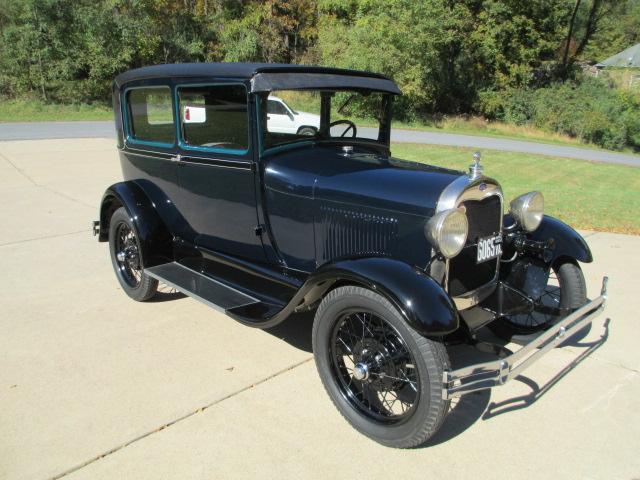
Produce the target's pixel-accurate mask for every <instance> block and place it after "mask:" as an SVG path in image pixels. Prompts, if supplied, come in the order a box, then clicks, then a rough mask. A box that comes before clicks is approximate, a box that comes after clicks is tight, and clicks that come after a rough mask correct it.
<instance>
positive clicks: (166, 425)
mask: <svg viewBox="0 0 640 480" xmlns="http://www.w3.org/2000/svg"><path fill="white" fill-rule="evenodd" d="M311 360H313V357H309V358H306V359H304V360H302V361H300V362H297V363H294V364H293V365H290V366H288V367H286V368H284V369H282V370H279V371H277V372H276V373H274V374H272V375H269V376H267V377H265V378H263V379H262V380H259V381H257V382H254V383H252V384H251V385H247V386H246V387H243V388H241V389H240V390H236V391H235V392H232V393H230V394H228V395H225V396H224V397H222V398H219V399H217V400H214V401H213V402H211V403H208V404H206V405H204V406H202V407H198V408H196V409H195V410H191V411H190V412H188V413H186V414H184V415H182V416H179V417H177V418H175V419H173V420H171V421H170V422H167V423H164V424H163V425H160V426H159V427H157V428H154V429H153V430H149V431H147V432H145V433H143V434H141V435H138V436H136V437H134V438H133V439H131V440H128V441H127V442H125V443H122V444H121V445H119V446H117V447H114V448H112V449H110V450H107V451H106V452H103V453H101V454H99V455H96V456H95V457H93V458H91V459H89V460H87V461H85V462H82V463H81V464H79V465H76V466H74V467H71V468H70V469H68V470H65V471H64V472H61V473H58V474H57V475H54V476H53V477H49V480H58V479H60V478H63V477H65V476H67V475H69V474H72V473H74V472H77V471H78V470H81V469H83V468H84V467H86V466H88V465H91V464H92V463H95V462H97V461H98V460H100V459H102V458H104V457H107V456H109V455H111V454H113V453H116V452H118V451H120V450H122V449H123V448H126V447H128V446H129V445H132V444H134V443H136V442H139V441H140V440H143V439H145V438H147V437H148V436H150V435H153V434H154V433H157V432H161V431H162V430H165V429H166V428H169V427H171V426H172V425H175V424H176V423H179V422H181V421H183V420H186V419H187V418H190V417H192V416H194V415H196V414H197V413H201V412H204V411H205V410H207V409H208V408H210V407H214V406H216V405H218V404H220V403H222V402H224V401H225V400H228V399H230V398H233V397H235V396H237V395H240V394H241V393H244V392H246V391H247V390H251V389H252V388H254V387H257V386H259V385H262V384H263V383H266V382H268V381H270V380H273V379H274V378H276V377H279V376H280V375H283V374H285V373H287V372H290V371H291V370H294V369H296V368H298V367H300V366H301V365H304V364H306V363H309V362H310V361H311Z"/></svg>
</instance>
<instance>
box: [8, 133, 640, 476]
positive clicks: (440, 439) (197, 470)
mask: <svg viewBox="0 0 640 480" xmlns="http://www.w3.org/2000/svg"><path fill="white" fill-rule="evenodd" d="M119 179H120V170H119V164H118V160H117V155H116V151H115V146H114V145H113V141H112V140H104V139H83V140H43V141H22V142H0V225H1V227H0V228H1V229H2V230H1V231H2V236H1V238H0V270H1V276H0V478H1V479H46V478H62V477H63V478H69V479H74V480H75V479H88V480H89V479H90V480H96V479H110V480H112V479H124V478H127V479H128V478H131V479H136V480H140V479H147V478H148V479H154V480H157V479H164V478H172V479H180V480H184V479H191V478H193V479H202V478H222V479H226V478H258V477H259V478H278V479H287V478H295V479H298V478H361V477H368V478H402V479H406V478H447V479H458V478H459V479H469V478H501V479H503V478H554V479H557V478H570V479H573V478H584V479H587V478H588V479H612V478H616V479H629V480H631V479H634V478H640V457H639V456H638V452H639V451H640V440H639V433H640V432H639V427H640V379H639V375H638V371H639V369H640V348H638V342H639V341H640V335H638V333H639V328H638V319H637V318H638V310H639V309H640V300H639V296H638V292H640V280H639V279H638V273H637V272H638V271H640V255H639V254H638V252H639V251H640V237H633V236H625V235H613V234H605V233H588V234H587V235H588V237H589V238H588V241H589V243H590V245H591V247H592V249H593V252H594V256H595V258H596V263H594V264H590V265H586V266H585V267H584V269H585V274H586V277H587V281H588V287H589V292H590V294H591V295H592V296H593V295H595V294H596V293H597V292H598V291H599V287H600V279H601V277H602V275H604V274H609V275H610V277H611V282H610V303H609V306H608V309H607V311H606V316H603V317H601V318H600V319H599V320H598V321H597V322H596V323H595V324H594V325H593V328H592V329H591V332H590V333H589V335H588V336H587V337H585V338H583V339H581V340H580V341H579V342H576V341H572V342H571V345H570V346H566V347H564V348H562V349H556V350H554V351H552V352H551V353H550V354H549V355H547V356H546V357H545V358H544V359H543V360H541V361H540V362H539V363H537V364H536V365H534V366H533V367H532V368H531V369H530V370H528V371H527V372H526V374H525V375H524V376H521V377H520V378H519V379H518V380H517V381H514V382H512V383H511V384H508V385H507V386H505V387H502V388H501V389H495V390H494V391H492V392H483V393H476V394H471V395H467V396H465V397H463V398H462V399H460V400H459V401H457V402H456V403H455V405H454V408H453V412H452V414H451V415H450V416H449V417H448V419H447V421H446V423H445V425H444V427H443V428H442V429H441V431H440V432H439V433H438V434H437V436H436V437H435V438H433V439H432V441H431V442H430V443H429V444H428V445H426V446H425V447H424V448H419V449H415V450H409V451H400V450H393V449H389V448H385V447H382V446H379V445H378V444H376V443H374V442H372V441H370V440H368V439H367V438H365V437H363V436H361V435H359V434H358V433H356V431H355V430H353V429H352V428H351V427H350V426H349V425H348V424H347V423H346V422H345V421H344V420H343V419H342V417H341V416H340V415H339V414H338V413H337V412H336V410H335V409H334V408H333V406H332V405H331V403H330V401H329V399H328V397H327V395H326V394H325V393H324V391H323V388H322V385H321V383H320V381H319V379H318V376H317V374H316V371H315V366H314V364H313V361H312V354H311V352H310V321H311V320H310V318H309V317H298V318H295V319H292V320H291V321H289V322H288V323H287V324H285V325H282V326H280V327H278V328H277V329H275V330H272V331H261V330H255V329H251V328H248V327H244V326H242V325H240V324H238V323H236V322H234V321H233V320H231V319H229V318H226V317H225V316H224V315H221V314H219V313H217V312H215V311H213V310H211V309H210V308H208V307H206V306H204V305H202V304H200V303H197V302H196V301H194V300H192V299H190V298H186V297H182V296H181V295H179V294H173V293H170V292H168V291H167V292H165V293H164V294H163V295H162V296H161V297H160V298H159V300H158V301H155V302H151V303H146V304H140V303H135V302H133V301H130V300H129V299H128V297H126V296H125V295H124V294H123V293H122V292H121V291H120V289H119V287H118V284H117V282H116V279H115V277H114V275H113V272H112V269H111V264H110V261H109V257H108V252H107V247H106V245H105V244H98V243H97V242H96V241H95V239H94V238H93V237H91V234H90V232H89V222H90V221H91V220H93V219H95V218H96V213H97V206H98V202H99V200H100V197H101V194H102V192H103V191H104V188H105V187H106V186H107V185H109V184H110V183H112V182H115V181H118V180H119ZM607 318H610V319H611V322H610V325H609V327H608V329H607V328H605V326H604V325H605V320H606V319H607ZM603 336H604V337H605V338H602V337H603ZM602 340H604V341H602ZM573 367H575V368H573Z"/></svg>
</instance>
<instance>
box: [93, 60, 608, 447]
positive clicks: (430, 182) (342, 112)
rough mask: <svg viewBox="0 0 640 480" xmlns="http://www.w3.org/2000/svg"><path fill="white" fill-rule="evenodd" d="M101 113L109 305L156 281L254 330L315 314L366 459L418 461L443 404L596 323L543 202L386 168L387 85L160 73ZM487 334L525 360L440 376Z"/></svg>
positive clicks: (348, 79)
mask: <svg viewBox="0 0 640 480" xmlns="http://www.w3.org/2000/svg"><path fill="white" fill-rule="evenodd" d="M113 94H114V95H113V100H114V109H115V119H116V128H117V134H118V135H117V142H118V149H119V152H120V161H121V164H122V172H123V175H124V181H122V182H120V183H116V184H115V185H112V186H110V187H109V188H108V189H107V190H106V192H105V194H104V198H103V200H102V204H101V206H100V219H99V220H98V221H96V222H94V230H95V233H97V234H98V235H99V239H100V241H103V242H107V241H108V242H109V247H110V252H111V260H112V262H113V267H114V269H115V273H116V276H117V278H118V280H119V282H120V284H121V286H122V288H123V290H124V291H125V292H126V293H127V294H128V295H129V296H130V297H131V298H133V299H134V300H138V301H144V300H148V299H150V298H152V297H153V296H154V294H155V293H156V289H157V287H158V282H162V283H164V284H168V285H170V286H172V287H174V288H176V289H177V290H179V291H182V292H184V293H186V294H188V295H191V296H193V297H195V298H196V299H198V300H201V301H203V302H205V303H207V304H208V305H210V306H212V307H214V308H216V309H219V310H221V311H223V312H225V313H226V314H227V315H228V316H230V317H232V318H234V319H236V320H238V321H240V322H242V323H244V324H246V325H249V326H253V327H259V328H269V327H272V326H274V325H276V324H278V323H280V322H282V321H284V320H286V319H287V318H289V317H290V316H291V315H292V314H293V313H294V312H301V311H309V310H311V311H314V312H315V314H314V315H315V320H314V325H313V335H312V337H313V341H312V343H313V350H314V355H315V361H316V365H317V368H318V372H319V375H320V377H321V379H322V382H323V384H324V386H325V388H326V390H327V393H328V394H329V397H331V400H332V401H333V402H334V404H335V405H336V407H337V408H338V410H339V411H340V412H341V413H342V415H343V416H344V417H345V418H346V419H347V420H348V421H349V422H350V423H351V424H352V425H353V426H354V427H355V428H357V429H358V430H359V431H360V432H362V433H364V434H365V435H368V436H369V437H371V438H373V439H374V440H376V441H378V442H380V443H382V444H385V445H389V446H394V447H412V446H416V445H418V444H421V443H423V442H424V441H425V440H426V439H428V438H429V437H430V436H431V435H432V434H433V433H434V432H436V431H437V429H438V427H439V426H440V425H441V424H442V421H443V420H444V418H445V416H446V413H447V411H448V408H449V402H450V399H451V398H453V397H455V396H459V395H462V394H465V393H467V392H472V391H476V390H480V389H486V388H491V387H493V386H498V385H502V384H504V383H505V382H506V381H508V380H510V379H512V378H514V377H515V376H517V375H518V374H519V373H520V372H521V371H522V370H523V369H524V368H526V367H527V366H529V365H530V364H531V363H533V362H534V361H536V360H537V359H538V358H539V357H540V356H541V355H543V354H544V353H545V352H547V351H548V350H549V349H551V348H553V347H554V346H556V345H558V344H559V343H561V342H562V341H563V340H564V339H565V338H567V337H568V336H570V335H572V334H573V333H575V332H576V331H578V330H581V329H582V328H583V327H586V326H587V325H588V324H590V323H591V321H592V320H593V318H594V317H595V316H596V315H597V314H599V313H600V312H601V311H602V309H603V308H604V303H605V299H606V289H605V285H603V291H602V294H601V295H600V296H599V297H597V298H596V299H595V300H592V301H588V300H587V296H586V287H585V281H584V277H583V275H582V271H581V269H580V262H591V261H592V258H591V252H590V251H589V247H588V246H587V244H586V243H585V241H584V240H583V239H582V237H581V236H580V235H579V234H578V233H576V231H574V230H573V229H572V228H570V227H569V226H567V225H565V224H564V223H562V222H561V221H559V220H557V219H555V218H552V217H549V216H546V215H544V213H543V197H542V194H540V193H539V192H530V193H525V194H524V195H521V196H519V197H517V198H515V199H512V200H511V201H510V203H509V208H508V213H506V214H505V211H506V210H507V208H505V205H504V204H505V202H506V200H505V199H504V197H503V194H502V190H501V188H500V185H499V184H498V182H496V181H495V180H493V179H491V178H489V177H486V176H484V174H483V169H482V166H481V165H480V159H479V155H477V156H476V157H475V159H474V163H473V164H472V166H471V168H470V171H469V172H460V171H454V170H448V169H443V168H437V167H433V166H429V165H425V164H421V163H413V162H407V161H403V160H399V159H396V158H394V157H392V156H391V152H390V126H391V111H392V102H393V100H394V97H395V96H396V95H399V94H400V90H399V89H398V87H397V86H396V85H395V83H394V82H393V81H391V80H390V79H388V78H386V77H383V76H380V75H376V74H372V73H366V72H358V71H349V70H339V69H331V68H320V67H305V66H293V65H274V64H181V65H160V66H153V67H145V68H141V69H137V70H132V71H129V72H126V73H124V74H122V75H120V76H119V77H117V79H116V81H115V83H114V91H113ZM362 118H366V119H367V120H366V121H365V122H364V123H365V125H364V126H363V125H362V123H363V121H362V120H361V119H362ZM470 160H471V159H470ZM603 284H606V282H603ZM485 326H489V327H490V328H491V329H492V330H494V332H496V333H497V334H498V335H499V336H502V337H504V338H506V339H509V338H510V337H511V336H512V335H520V336H522V335H523V334H524V335H525V337H524V338H527V339H529V343H526V344H525V346H524V347H522V348H521V349H520V350H518V351H516V352H515V353H510V352H507V353H505V350H504V349H503V350H502V355H501V356H500V357H496V359H495V361H489V362H486V363H479V364H474V365H467V366H463V367H460V368H458V369H455V370H454V369H452V368H451V366H450V361H449V357H448V353H447V347H448V346H449V345H453V344H456V343H468V344H471V345H473V344H475V343H476V342H477V341H476V340H475V338H476V332H478V330H479V329H481V328H482V327H485ZM494 338H495V337H494Z"/></svg>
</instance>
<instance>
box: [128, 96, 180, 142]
mask: <svg viewBox="0 0 640 480" xmlns="http://www.w3.org/2000/svg"><path fill="white" fill-rule="evenodd" d="M127 104H128V108H129V119H130V130H131V131H130V134H131V137H132V138H133V139H134V140H141V141H145V142H155V143H164V144H170V145H173V144H174V142H175V127H174V123H173V107H172V104H171V89H170V88H169V87H156V88H136V89H133V90H130V91H129V92H128V93H127Z"/></svg>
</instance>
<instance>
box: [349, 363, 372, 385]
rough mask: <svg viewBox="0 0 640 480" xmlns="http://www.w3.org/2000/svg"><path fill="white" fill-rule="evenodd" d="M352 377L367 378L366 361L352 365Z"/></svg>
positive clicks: (367, 368) (367, 367)
mask: <svg viewBox="0 0 640 480" xmlns="http://www.w3.org/2000/svg"><path fill="white" fill-rule="evenodd" d="M353 378H355V379H356V380H360V381H362V380H367V379H368V378H369V366H368V365H367V364H366V363H358V364H356V366H355V367H353Z"/></svg>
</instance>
